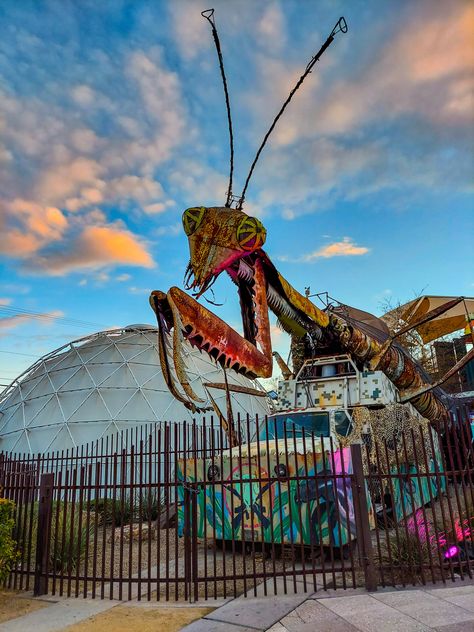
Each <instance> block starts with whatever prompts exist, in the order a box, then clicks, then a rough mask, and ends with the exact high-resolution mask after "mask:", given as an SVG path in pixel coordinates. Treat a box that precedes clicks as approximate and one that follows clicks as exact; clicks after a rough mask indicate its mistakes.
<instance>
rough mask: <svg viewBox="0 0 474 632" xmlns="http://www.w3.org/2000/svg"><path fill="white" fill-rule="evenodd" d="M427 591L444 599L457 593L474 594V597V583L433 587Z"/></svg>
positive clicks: (473, 595)
mask: <svg viewBox="0 0 474 632" xmlns="http://www.w3.org/2000/svg"><path fill="white" fill-rule="evenodd" d="M425 592H427V593H429V594H430V595H433V597H441V598H442V599H448V597H455V596H457V595H472V597H473V598H474V584H467V585H465V586H451V587H449V588H432V589H430V590H426V591H425Z"/></svg>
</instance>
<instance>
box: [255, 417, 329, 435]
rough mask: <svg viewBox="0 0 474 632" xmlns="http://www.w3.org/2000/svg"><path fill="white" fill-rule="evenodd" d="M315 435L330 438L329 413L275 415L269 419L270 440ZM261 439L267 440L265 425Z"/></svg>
mask: <svg viewBox="0 0 474 632" xmlns="http://www.w3.org/2000/svg"><path fill="white" fill-rule="evenodd" d="M303 429H304V434H305V435H310V434H314V435H316V436H317V437H329V413H326V412H322V411H321V412H320V411H318V412H304V413H303V412H302V413H287V414H285V415H274V416H273V417H269V418H268V438H269V439H275V437H276V438H277V439H283V438H284V437H285V434H286V436H287V437H293V436H295V437H302V436H303ZM260 438H261V439H266V433H265V425H264V424H263V425H262V429H261V436H260Z"/></svg>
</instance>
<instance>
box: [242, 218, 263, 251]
mask: <svg viewBox="0 0 474 632" xmlns="http://www.w3.org/2000/svg"><path fill="white" fill-rule="evenodd" d="M266 236H267V231H266V230H265V228H264V226H263V224H262V222H261V221H260V220H258V219H257V218H256V217H244V219H243V220H242V221H241V222H240V224H239V226H238V228H237V241H238V242H239V246H240V247H241V248H242V250H257V249H258V248H261V247H262V246H263V244H264V243H265V239H266Z"/></svg>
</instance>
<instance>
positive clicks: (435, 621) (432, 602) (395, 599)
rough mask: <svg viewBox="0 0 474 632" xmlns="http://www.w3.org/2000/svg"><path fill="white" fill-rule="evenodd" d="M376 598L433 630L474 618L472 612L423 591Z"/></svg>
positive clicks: (400, 592) (391, 594)
mask: <svg viewBox="0 0 474 632" xmlns="http://www.w3.org/2000/svg"><path fill="white" fill-rule="evenodd" d="M374 597H375V598H376V599H377V600H379V601H381V602H382V603H384V604H386V605H388V606H391V607H392V608H397V610H399V611H400V612H403V613H404V614H407V615H408V616H410V617H413V619H416V620H417V621H419V622H420V623H423V624H425V625H428V626H430V627H432V628H435V627H439V626H443V625H448V624H449V623H461V622H462V621H469V620H470V619H471V620H472V619H473V618H474V617H473V613H472V612H468V611H467V610H464V609H463V608H460V607H459V606H456V605H455V604H452V603H449V602H447V601H445V600H444V599H439V598H438V597H436V596H434V595H432V594H430V593H428V592H425V591H423V590H411V591H407V592H405V591H399V592H393V593H384V594H380V595H378V594H374Z"/></svg>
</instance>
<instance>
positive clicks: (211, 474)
mask: <svg viewBox="0 0 474 632" xmlns="http://www.w3.org/2000/svg"><path fill="white" fill-rule="evenodd" d="M220 474H221V471H220V469H219V467H218V466H217V465H210V466H209V467H208V468H207V479H208V480H209V481H214V480H215V479H216V478H219V476H220Z"/></svg>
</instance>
